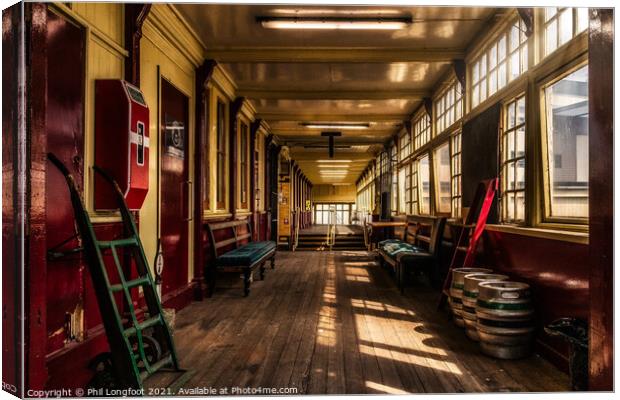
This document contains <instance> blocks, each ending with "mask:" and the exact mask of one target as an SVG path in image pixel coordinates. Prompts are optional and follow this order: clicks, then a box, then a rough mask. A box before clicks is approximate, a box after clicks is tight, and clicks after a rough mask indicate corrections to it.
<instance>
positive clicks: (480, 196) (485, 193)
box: [439, 178, 499, 308]
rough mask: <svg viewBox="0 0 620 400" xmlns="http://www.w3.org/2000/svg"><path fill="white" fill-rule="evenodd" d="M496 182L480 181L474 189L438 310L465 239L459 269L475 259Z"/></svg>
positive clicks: (471, 263)
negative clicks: (466, 244)
mask: <svg viewBox="0 0 620 400" xmlns="http://www.w3.org/2000/svg"><path fill="white" fill-rule="evenodd" d="M498 182H499V180H498V179H497V178H493V179H487V180H484V181H481V182H480V183H479V184H478V187H477V188H476V194H475V195H474V199H473V201H472V204H471V208H470V210H469V213H468V214H467V218H466V220H465V224H464V225H463V226H462V227H461V232H460V234H459V238H458V240H457V242H456V246H455V247H454V254H453V255H452V261H451V262H450V268H448V273H447V275H446V279H445V280H444V283H443V288H442V291H441V298H440V300H439V308H441V307H443V305H444V304H445V302H446V300H447V298H448V290H449V288H450V284H451V283H452V270H453V269H454V268H456V262H457V259H458V253H459V251H463V250H464V249H465V248H464V247H463V246H462V245H461V243H463V241H464V239H465V237H468V238H469V244H468V246H467V250H465V251H466V253H465V260H464V261H463V265H462V266H459V267H463V268H468V267H471V266H472V265H473V264H474V259H475V258H476V249H477V248H478V240H479V239H480V237H481V236H482V232H484V227H485V226H486V223H487V218H488V216H489V211H491V206H492V205H493V199H495V193H496V192H497V188H498ZM476 211H478V212H476ZM474 219H475V220H476V223H475V225H474V223H473V222H474ZM472 229H473V231H472ZM465 232H468V233H467V235H466V234H465Z"/></svg>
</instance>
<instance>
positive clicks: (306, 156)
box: [290, 149, 375, 162]
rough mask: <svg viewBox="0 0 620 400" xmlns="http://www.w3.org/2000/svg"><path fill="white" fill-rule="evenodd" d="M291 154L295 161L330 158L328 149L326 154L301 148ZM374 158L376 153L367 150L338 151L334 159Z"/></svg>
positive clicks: (365, 159) (357, 159)
mask: <svg viewBox="0 0 620 400" xmlns="http://www.w3.org/2000/svg"><path fill="white" fill-rule="evenodd" d="M290 154H291V158H293V159H294V160H295V161H298V162H301V161H313V162H316V161H317V159H328V157H327V151H326V152H325V154H318V153H314V152H307V151H304V150H303V149H299V150H297V149H291V152H290ZM317 157H318V158H317ZM373 158H375V155H374V154H370V153H366V152H364V153H338V152H336V154H335V156H334V160H348V161H350V162H355V161H367V160H371V159H373Z"/></svg>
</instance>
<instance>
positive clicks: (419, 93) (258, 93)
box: [237, 88, 430, 100]
mask: <svg viewBox="0 0 620 400" xmlns="http://www.w3.org/2000/svg"><path fill="white" fill-rule="evenodd" d="M237 93H238V94H239V96H244V97H246V98H248V99H269V100H272V99H276V100H277V99H291V100H391V99H409V100H421V99H423V98H424V97H428V96H430V91H429V90H424V89H392V90H342V89H337V88H334V89H328V90H315V89H301V88H300V89H270V88H247V89H243V88H240V89H239V90H238V91H237Z"/></svg>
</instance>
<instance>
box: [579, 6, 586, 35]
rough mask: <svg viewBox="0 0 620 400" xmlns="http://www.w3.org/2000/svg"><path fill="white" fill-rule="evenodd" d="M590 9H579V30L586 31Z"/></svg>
mask: <svg viewBox="0 0 620 400" xmlns="http://www.w3.org/2000/svg"><path fill="white" fill-rule="evenodd" d="M588 22H589V17H588V9H587V8H578V9H577V32H581V31H584V30H586V29H588Z"/></svg>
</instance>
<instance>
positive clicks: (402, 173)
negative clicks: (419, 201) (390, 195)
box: [398, 168, 405, 213]
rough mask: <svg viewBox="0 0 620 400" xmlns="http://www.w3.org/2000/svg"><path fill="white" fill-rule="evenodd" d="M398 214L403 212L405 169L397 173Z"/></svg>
mask: <svg viewBox="0 0 620 400" xmlns="http://www.w3.org/2000/svg"><path fill="white" fill-rule="evenodd" d="M398 183H399V184H398V212H400V213H404V212H405V168H402V169H401V170H400V171H398Z"/></svg>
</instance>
